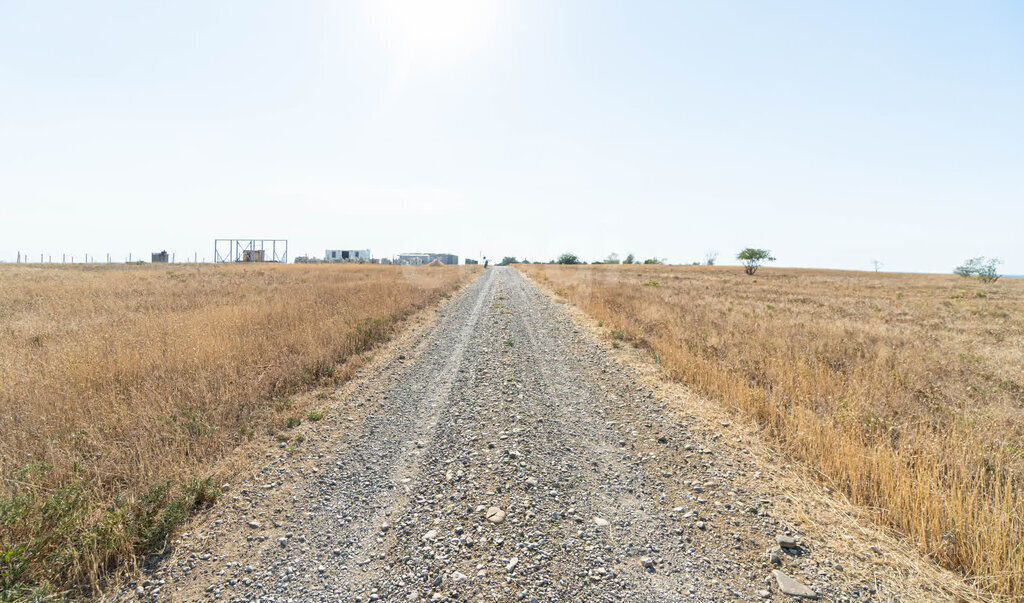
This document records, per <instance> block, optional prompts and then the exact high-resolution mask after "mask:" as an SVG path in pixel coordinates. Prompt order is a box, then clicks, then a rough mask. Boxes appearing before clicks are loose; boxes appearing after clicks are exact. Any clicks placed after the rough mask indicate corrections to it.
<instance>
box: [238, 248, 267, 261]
mask: <svg viewBox="0 0 1024 603" xmlns="http://www.w3.org/2000/svg"><path fill="white" fill-rule="evenodd" d="M265 257H266V254H264V253H263V250H262V249H243V250H242V261H243V262H262V261H264V258H265Z"/></svg>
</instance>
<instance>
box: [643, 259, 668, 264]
mask: <svg viewBox="0 0 1024 603" xmlns="http://www.w3.org/2000/svg"><path fill="white" fill-rule="evenodd" d="M644 263H645V264H664V263H665V262H663V261H661V260H659V259H658V258H648V259H646V260H644Z"/></svg>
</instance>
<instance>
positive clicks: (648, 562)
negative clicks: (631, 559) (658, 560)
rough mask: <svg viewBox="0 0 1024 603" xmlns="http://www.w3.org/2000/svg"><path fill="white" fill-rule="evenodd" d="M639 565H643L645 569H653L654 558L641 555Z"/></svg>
mask: <svg viewBox="0 0 1024 603" xmlns="http://www.w3.org/2000/svg"><path fill="white" fill-rule="evenodd" d="M640 565H642V566H644V567H645V568H646V569H654V559H651V558H650V557H641V558H640Z"/></svg>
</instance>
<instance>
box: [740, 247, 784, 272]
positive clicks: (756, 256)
mask: <svg viewBox="0 0 1024 603" xmlns="http://www.w3.org/2000/svg"><path fill="white" fill-rule="evenodd" d="M736 259H737V260H739V261H740V262H741V263H742V264H743V271H744V272H746V273H747V274H754V273H755V272H757V269H758V268H760V267H761V264H763V263H765V262H774V261H775V258H774V257H772V252H770V251H768V250H767V249H757V248H755V247H747V248H746V249H744V250H743V251H741V252H739V253H738V254H737V255H736Z"/></svg>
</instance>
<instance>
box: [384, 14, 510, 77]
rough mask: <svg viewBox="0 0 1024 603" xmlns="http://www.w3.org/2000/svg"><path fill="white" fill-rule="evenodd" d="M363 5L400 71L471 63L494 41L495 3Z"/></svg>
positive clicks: (496, 15)
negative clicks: (471, 60) (489, 42)
mask: <svg viewBox="0 0 1024 603" xmlns="http://www.w3.org/2000/svg"><path fill="white" fill-rule="evenodd" d="M365 6H366V8H367V13H368V18H369V21H370V24H371V27H372V28H373V29H374V31H375V32H376V33H377V35H378V36H379V37H380V39H381V42H382V43H383V44H384V45H385V46H386V47H387V49H388V52H389V53H390V54H391V56H392V58H393V59H394V61H395V63H396V66H397V68H398V70H399V71H400V72H411V71H422V70H425V69H438V68H444V67H448V66H451V65H453V64H455V63H458V62H461V61H463V60H466V59H468V58H471V57H472V56H473V55H474V54H476V53H478V52H479V51H480V50H481V49H482V48H483V47H484V46H485V45H486V44H487V43H488V41H489V40H490V39H491V38H492V37H493V35H494V31H495V26H496V24H497V17H498V14H497V13H498V3H497V2H496V1H495V0H434V1H424V0H369V1H367V2H366V4H365ZM403 75H408V73H405V74H403Z"/></svg>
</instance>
